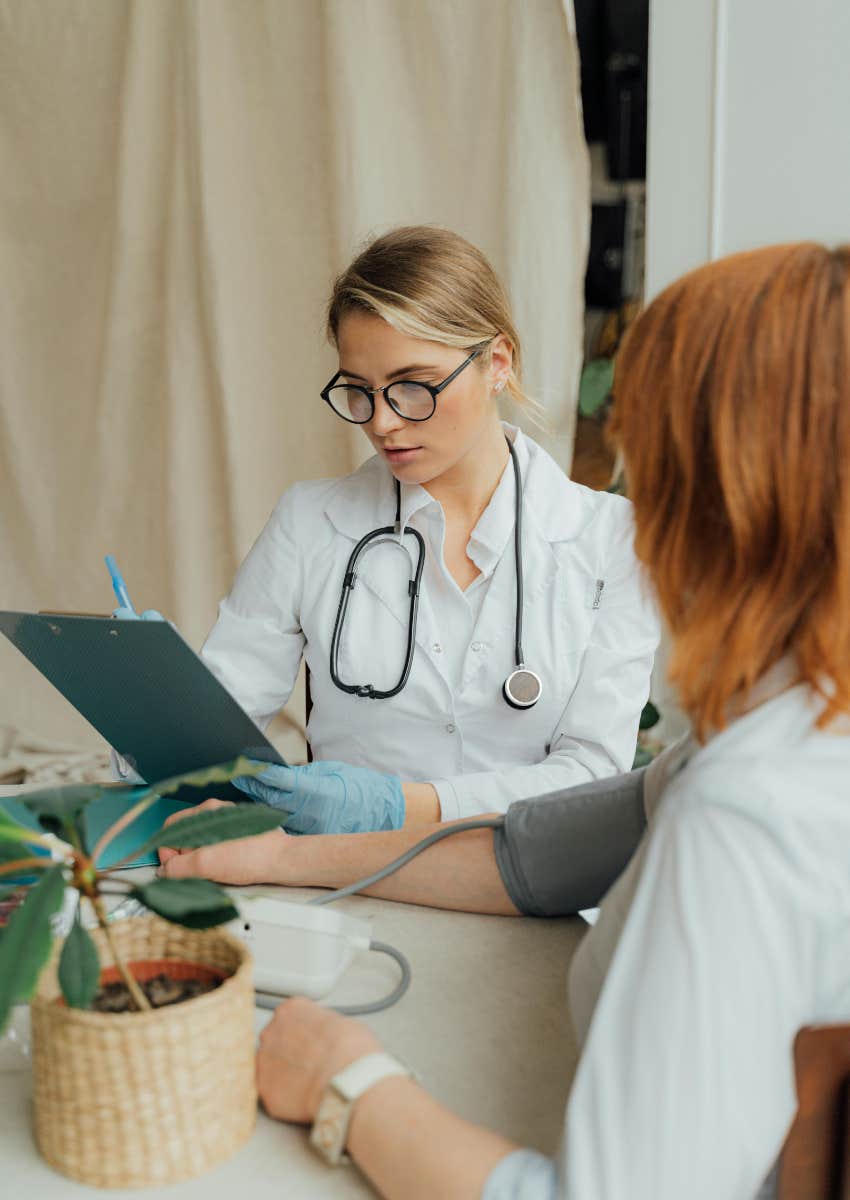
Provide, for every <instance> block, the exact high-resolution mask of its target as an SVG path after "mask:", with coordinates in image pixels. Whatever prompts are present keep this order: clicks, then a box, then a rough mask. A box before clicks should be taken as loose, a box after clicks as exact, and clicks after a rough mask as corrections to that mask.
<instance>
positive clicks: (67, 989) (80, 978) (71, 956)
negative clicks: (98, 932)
mask: <svg viewBox="0 0 850 1200" xmlns="http://www.w3.org/2000/svg"><path fill="white" fill-rule="evenodd" d="M99 982H100V960H99V959H98V956H97V948H96V946H95V944H94V941H93V940H92V938H91V936H90V935H89V933H88V932H87V931H86V930H85V929H83V927H82V925H81V924H80V922H79V918H78V919H77V920H76V921H74V924H73V925H72V926H71V932H70V933H69V934H68V936H67V937H66V938H65V944H64V945H63V947H62V953H61V955H60V956H59V986H60V987H61V989H62V995H63V996H64V997H65V1000H66V1001H67V1003H68V1004H69V1005H70V1006H71V1008H88V1007H89V1006H90V1005H91V1002H92V1000H94V998H95V995H96V993H97V987H98V984H99Z"/></svg>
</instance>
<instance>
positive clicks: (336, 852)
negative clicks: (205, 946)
mask: <svg viewBox="0 0 850 1200" xmlns="http://www.w3.org/2000/svg"><path fill="white" fill-rule="evenodd" d="M459 823H460V822H457V821H455V822H446V823H444V824H442V825H433V826H431V827H423V826H420V827H419V828H416V829H398V830H392V831H390V832H387V833H355V834H343V835H339V836H337V835H333V834H328V835H325V836H314V837H299V838H287V839H286V842H285V843H284V844H283V845H282V847H281V852H280V854H279V855H278V859H277V861H276V863H275V867H274V874H275V878H274V879H272V880H269V882H271V883H279V884H285V885H287V886H289V887H330V888H337V887H344V886H345V885H346V884H349V883H354V882H355V880H357V879H362V878H364V877H365V876H367V875H372V874H373V873H374V872H375V871H377V870H379V869H380V868H381V867H383V866H386V865H387V864H388V863H390V862H391V861H392V860H393V859H394V858H398V857H399V855H401V854H403V853H404V852H405V850H408V849H410V847H411V846H414V845H415V844H416V843H417V842H418V841H420V840H421V839H422V838H424V837H426V836H427V835H428V834H429V833H431V832H434V831H436V830H438V829H448V828H451V826H452V825H457V824H459ZM367 894H368V895H370V896H380V897H382V898H383V899H386V900H400V901H403V902H404V903H406V904H423V905H427V906H428V907H431V908H449V909H457V910H460V911H463V912H480V913H495V914H501V915H505V916H516V915H517V909H516V907H515V906H514V905H513V904H512V903H511V900H510V897H509V896H508V893H507V892H506V890H505V886H504V884H503V883H502V878H501V875H500V874H499V869H498V867H497V865H496V856H495V852H494V849H493V830H492V829H472V830H469V831H467V832H463V833H457V834H455V835H454V836H452V837H448V838H445V839H444V840H443V841H441V842H438V843H437V844H436V845H434V846H429V847H428V849H427V850H425V851H423V853H422V854H419V855H418V856H417V857H416V858H414V859H413V860H412V861H411V862H410V863H408V864H407V866H405V867H402V868H401V870H400V871H397V872H395V874H393V875H390V876H389V877H388V878H387V879H385V880H383V881H382V882H381V883H378V884H375V885H374V887H371V888H368V889H367Z"/></svg>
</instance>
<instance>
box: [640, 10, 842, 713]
mask: <svg viewBox="0 0 850 1200" xmlns="http://www.w3.org/2000/svg"><path fill="white" fill-rule="evenodd" d="M649 59H650V61H649V130H648V146H647V153H648V161H647V174H648V178H647V262H646V294H647V298H651V297H652V296H653V295H655V294H656V293H657V292H659V291H660V290H661V289H662V288H664V287H665V286H666V285H667V284H668V283H670V282H671V281H672V280H673V279H675V278H676V277H677V276H679V275H681V274H683V273H684V272H685V271H687V270H690V269H691V268H692V267H696V266H698V265H699V264H700V263H703V262H706V261H708V260H709V259H713V258H720V257H722V256H723V255H725V254H730V253H733V252H734V251H736V250H743V249H748V248H752V247H755V246H760V245H767V244H769V243H772V242H786V241H799V240H804V239H809V238H811V239H815V240H818V241H824V242H827V243H836V242H839V241H850V0H652V4H651V5H650V31H649ZM659 658H660V661H659V663H658V665H657V667H656V686H655V688H654V694H655V695H656V696H657V697H658V700H659V702H660V704H661V707H662V710H663V711H664V712H665V721H664V725H663V726H662V729H661V732H662V734H663V736H666V737H671V736H674V735H675V733H676V732H678V730H679V729H680V728H681V727H682V726H683V719H682V718H681V715H680V714H678V713H676V712H675V709H674V706H673V704H672V701H671V700H670V698H669V695H668V694H666V689H665V688H664V686H663V671H664V664H663V653H662V655H660V656H659Z"/></svg>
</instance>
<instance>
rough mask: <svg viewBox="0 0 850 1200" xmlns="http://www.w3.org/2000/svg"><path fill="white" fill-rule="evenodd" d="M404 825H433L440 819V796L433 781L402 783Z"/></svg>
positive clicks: (406, 827)
mask: <svg viewBox="0 0 850 1200" xmlns="http://www.w3.org/2000/svg"><path fill="white" fill-rule="evenodd" d="M401 790H402V792H403V794H404V827H405V829H409V828H411V827H413V826H416V825H435V824H438V823H439V821H440V797H439V796H438V795H437V789H436V788H435V787H434V785H433V783H403V784H402V785H401Z"/></svg>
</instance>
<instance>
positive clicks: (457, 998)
mask: <svg viewBox="0 0 850 1200" xmlns="http://www.w3.org/2000/svg"><path fill="white" fill-rule="evenodd" d="M14 790H17V789H6V792H7V793H8V792H12V791H14ZM281 890H282V891H283V889H281ZM284 894H285V895H286V897H287V898H288V899H306V898H307V897H308V896H310V895H312V894H314V893H312V892H309V891H306V890H302V889H292V890H287V891H285V893H284ZM339 907H340V909H341V911H345V912H349V913H352V914H353V915H358V916H362V915H365V916H371V917H372V918H373V921H374V928H373V933H374V936H375V937H377V938H379V939H380V940H382V941H385V942H389V943H391V944H392V945H394V946H398V947H399V948H400V949H402V950H403V951H404V953H405V954H406V955H407V957H408V958H409V959H410V963H411V966H412V969H413V980H412V983H411V985H410V990H409V991H408V993H407V994H406V995H405V996H404V997H403V998H402V999H401V1001H400V1002H399V1003H398V1004H397V1005H395V1007H393V1008H391V1009H388V1010H386V1011H385V1012H382V1013H378V1014H376V1015H374V1016H372V1017H368V1018H366V1020H367V1022H368V1024H369V1025H370V1026H371V1028H372V1029H374V1031H375V1033H376V1034H377V1035H378V1037H379V1038H380V1039H381V1041H382V1042H383V1044H384V1045H385V1046H386V1047H387V1049H389V1050H391V1051H395V1052H396V1053H397V1054H398V1055H399V1056H400V1057H401V1058H403V1059H404V1060H405V1061H406V1062H408V1063H409V1064H410V1065H411V1066H412V1067H414V1068H415V1069H416V1070H417V1071H418V1072H419V1074H420V1075H421V1077H422V1081H423V1083H424V1085H425V1086H426V1087H427V1088H428V1090H429V1091H430V1092H431V1093H432V1094H433V1095H434V1096H436V1097H437V1098H438V1099H439V1100H441V1101H443V1102H444V1103H445V1104H447V1105H448V1106H449V1107H451V1108H452V1109H453V1110H454V1111H456V1112H458V1113H460V1114H461V1115H462V1116H464V1117H467V1118H469V1119H470V1120H472V1121H475V1122H477V1123H479V1124H482V1125H487V1126H489V1127H490V1128H492V1129H495V1130H497V1131H498V1132H499V1133H502V1134H504V1135H505V1136H507V1137H509V1138H512V1139H513V1140H514V1141H516V1142H518V1143H520V1144H522V1145H528V1146H533V1147H535V1148H537V1149H540V1150H543V1151H545V1152H547V1153H552V1152H553V1150H554V1149H555V1146H556V1144H557V1141H558V1137H559V1135H560V1131H561V1128H562V1122H563V1111H564V1103H565V1100H566V1095H567V1090H568V1088H569V1084H570V1081H571V1079H572V1074H573V1071H574V1069H575V1057H576V1052H575V1044H574V1040H573V1037H572V1032H571V1030H570V1027H569V1020H568V1017H567V1009H566V972H567V968H568V965H569V961H570V958H571V957H572V954H573V953H574V951H575V949H576V947H577V945H578V943H579V941H580V939H581V936H582V933H583V931H584V929H585V925H584V923H583V922H582V921H581V920H580V919H579V918H565V919H559V920H546V921H543V920H534V919H531V918H511V917H482V916H472V915H468V914H463V913H449V912H440V911H437V910H433V909H427V908H419V907H415V906H412V905H402V904H392V903H390V902H388V901H383V900H374V899H371V898H369V897H361V896H352V897H349V898H348V899H346V900H343V901H340V902H339ZM397 970H398V969H397V967H396V966H395V964H394V963H392V962H391V961H390V960H389V959H387V958H385V957H384V956H383V955H379V954H374V953H372V954H369V953H365V954H363V955H361V956H359V957H358V958H357V959H356V960H355V962H354V963H353V965H352V967H351V968H350V969H349V971H348V972H347V974H346V975H345V977H344V978H343V980H342V981H341V982H340V984H339V985H338V987H337V989H336V990H335V991H334V993H333V994H332V995H331V996H329V997H327V1002H328V1003H351V1002H353V1001H355V1000H365V999H374V998H377V997H379V996H381V995H384V994H385V993H386V992H387V991H389V990H390V989H391V988H392V986H393V985H394V983H395V981H396V979H397ZM269 1016H270V1014H269V1013H267V1012H263V1011H261V1010H257V1029H258V1030H259V1029H261V1028H262V1026H263V1025H264V1024H265V1022H266V1021H267V1020H268V1019H269ZM25 1018H26V1014H25V1012H24V1011H19V1012H18V1014H17V1016H16V1026H17V1027H18V1028H20V1026H21V1023H22V1021H24V1020H25ZM30 1097H31V1080H30V1074H29V1071H28V1069H27V1068H26V1066H24V1067H23V1069H17V1070H6V1071H3V1072H0V1162H2V1163H3V1171H2V1175H3V1181H4V1187H3V1195H4V1197H5V1196H6V1195H8V1196H9V1197H10V1200H11V1198H12V1197H24V1196H28V1197H37V1198H38V1200H54V1198H55V1197H62V1198H64V1200H72V1198H73V1197H75V1196H78V1197H81V1198H82V1197H83V1196H87V1197H91V1198H92V1200H94V1198H95V1197H106V1196H115V1197H118V1196H126V1195H141V1194H150V1195H153V1193H140V1192H135V1193H133V1192H130V1193H128V1192H125V1191H113V1190H109V1191H101V1190H99V1189H92V1188H87V1187H83V1186H81V1185H79V1184H76V1183H73V1182H72V1181H71V1180H68V1179H65V1178H64V1177H63V1176H61V1175H58V1174H56V1173H55V1172H53V1171H52V1170H51V1169H50V1168H49V1167H48V1166H47V1165H46V1164H45V1163H44V1162H42V1160H41V1158H40V1157H39V1155H38V1152H37V1150H36V1149H35V1146H34V1143H33V1139H32V1132H31V1116H30ZM156 1194H157V1195H168V1196H169V1197H174V1200H201V1198H202V1197H203V1200H219V1198H220V1200H233V1197H234V1196H238V1195H240V1194H242V1195H244V1196H245V1198H246V1200H267V1198H268V1200H272V1198H274V1200H280V1198H281V1197H282V1196H293V1197H297V1198H298V1200H312V1198H313V1197H316V1198H319V1197H321V1198H322V1200H325V1198H328V1197H341V1198H342V1197H361V1196H373V1195H374V1192H373V1190H372V1188H371V1187H370V1186H369V1184H368V1183H367V1182H366V1180H365V1179H364V1178H363V1177H362V1176H361V1175H360V1174H359V1173H358V1172H357V1171H356V1169H354V1168H351V1167H348V1168H330V1167H325V1166H324V1165H323V1164H322V1163H321V1162H320V1161H319V1160H318V1159H317V1158H316V1156H315V1155H314V1153H313V1152H312V1151H311V1150H310V1147H309V1145H308V1144H307V1139H306V1133H305V1131H304V1130H303V1129H299V1128H294V1127H291V1126H285V1125H282V1124H280V1123H278V1122H276V1121H272V1120H271V1119H269V1118H268V1117H266V1116H265V1114H263V1113H260V1114H259V1116H258V1120H257V1128H256V1131H255V1133H254V1135H253V1137H252V1139H251V1141H250V1142H249V1143H248V1145H247V1146H245V1147H244V1148H243V1149H242V1150H241V1151H240V1152H239V1153H238V1154H237V1155H236V1156H235V1157H234V1158H233V1159H231V1160H230V1161H229V1162H227V1163H225V1164H223V1165H222V1166H220V1167H218V1168H217V1169H216V1170H215V1171H213V1172H211V1173H209V1174H207V1175H203V1176H201V1177H200V1178H198V1179H195V1180H192V1181H190V1182H188V1183H183V1184H178V1185H176V1186H174V1187H172V1188H170V1189H168V1191H167V1192H159V1191H158V1192H157V1193H156Z"/></svg>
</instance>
